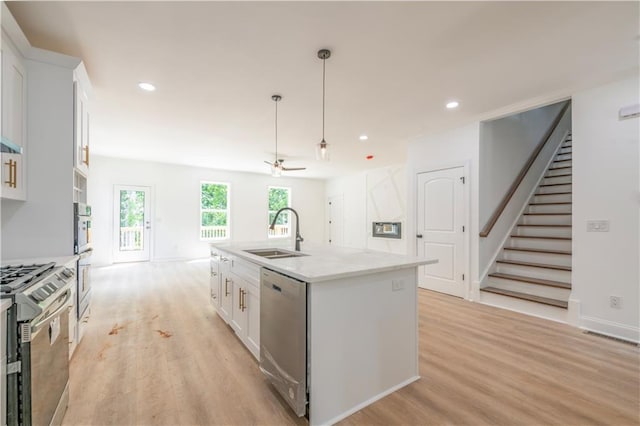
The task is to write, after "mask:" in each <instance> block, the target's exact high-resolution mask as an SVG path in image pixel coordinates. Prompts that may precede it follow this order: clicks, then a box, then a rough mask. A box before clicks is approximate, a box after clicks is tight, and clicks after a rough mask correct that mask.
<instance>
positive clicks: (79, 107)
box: [73, 81, 90, 176]
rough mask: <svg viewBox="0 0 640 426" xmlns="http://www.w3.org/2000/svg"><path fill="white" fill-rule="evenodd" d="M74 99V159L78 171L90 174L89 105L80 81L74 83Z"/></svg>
mask: <svg viewBox="0 0 640 426" xmlns="http://www.w3.org/2000/svg"><path fill="white" fill-rule="evenodd" d="M73 99H74V103H73V105H74V110H75V111H74V120H75V123H74V134H73V141H74V150H73V158H74V165H75V167H76V169H78V170H80V172H82V173H84V174H85V176H86V175H88V174H89V155H90V154H89V105H88V103H89V102H88V98H87V95H86V93H85V91H84V90H83V89H82V86H81V85H80V83H79V82H78V81H74V82H73Z"/></svg>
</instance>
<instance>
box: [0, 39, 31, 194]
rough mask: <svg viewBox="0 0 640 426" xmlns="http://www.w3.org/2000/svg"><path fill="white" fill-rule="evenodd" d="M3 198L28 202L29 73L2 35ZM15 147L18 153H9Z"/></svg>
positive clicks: (18, 55)
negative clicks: (8, 149)
mask: <svg viewBox="0 0 640 426" xmlns="http://www.w3.org/2000/svg"><path fill="white" fill-rule="evenodd" d="M1 69H2V83H1V89H2V96H1V98H2V142H3V151H5V152H3V153H2V164H1V165H2V182H1V188H2V190H1V193H0V196H2V198H9V199H14V200H25V199H26V189H27V185H26V181H25V179H26V177H27V173H26V126H27V121H26V117H27V103H26V99H27V78H26V76H27V73H26V71H25V66H24V62H23V59H22V56H21V55H20V54H19V53H17V51H16V50H15V48H14V47H13V45H12V44H11V42H10V40H9V38H8V36H7V35H6V34H5V33H4V32H3V33H2V66H1ZM7 146H9V147H11V148H12V150H13V151H15V152H16V153H13V152H12V153H9V152H6V149H5V147H7Z"/></svg>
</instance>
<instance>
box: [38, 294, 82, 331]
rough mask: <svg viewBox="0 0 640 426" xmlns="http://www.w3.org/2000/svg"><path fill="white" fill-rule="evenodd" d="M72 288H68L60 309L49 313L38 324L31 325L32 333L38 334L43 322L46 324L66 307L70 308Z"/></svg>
mask: <svg viewBox="0 0 640 426" xmlns="http://www.w3.org/2000/svg"><path fill="white" fill-rule="evenodd" d="M71 294H72V293H71V289H67V296H66V298H65V299H64V302H63V303H62V306H60V307H59V308H58V309H56V310H55V311H54V312H53V313H52V314H50V315H48V316H47V317H46V318H44V319H41V320H40V321H38V322H37V323H36V324H34V325H32V326H31V334H32V335H33V334H36V333H37V332H38V331H40V329H41V328H42V326H43V324H45V323H46V322H47V321H49V320H50V319H51V318H53V317H56V316H58V315H59V314H60V313H61V312H62V311H64V310H65V309H67V308H68V306H67V305H68V304H69V301H70V300H71Z"/></svg>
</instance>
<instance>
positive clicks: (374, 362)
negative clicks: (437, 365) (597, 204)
mask: <svg viewBox="0 0 640 426" xmlns="http://www.w3.org/2000/svg"><path fill="white" fill-rule="evenodd" d="M265 247H270V248H271V247H274V244H273V243H272V242H267V243H243V244H212V253H213V252H214V250H215V251H216V252H217V253H220V255H221V256H222V257H225V256H226V257H225V259H232V260H231V263H233V261H234V260H235V261H237V262H241V263H248V264H251V265H253V266H254V267H255V268H256V269H257V268H258V267H265V268H268V269H270V270H272V271H275V272H278V273H280V274H283V275H286V276H289V277H292V278H295V279H297V280H300V281H304V282H306V283H307V341H308V389H309V422H310V424H311V425H323V424H333V423H335V422H337V421H339V420H341V419H343V418H345V417H347V416H349V415H351V414H353V413H355V412H356V411H358V410H359V409H361V408H363V407H365V406H367V405H369V404H371V403H373V402H374V401H376V400H378V399H380V398H382V397H384V396H385V395H388V394H390V393H392V392H394V391H395V390H397V389H400V388H401V387H403V386H405V385H407V384H409V383H411V382H413V381H415V380H417V379H419V377H420V376H419V372H418V306H417V268H418V266H420V265H426V264H431V263H435V262H437V260H428V259H422V258H416V257H410V256H400V255H395V254H390V253H383V252H375V251H370V250H356V249H346V248H335V247H326V246H310V245H303V247H302V250H301V253H304V254H307V256H302V257H290V258H280V259H268V258H264V257H261V256H257V255H254V254H251V253H248V252H246V250H252V249H260V248H265ZM275 247H278V246H275ZM279 248H284V249H287V250H290V251H293V250H292V248H291V247H286V246H285V247H283V246H280V247H279ZM225 291H226V290H225ZM255 308H257V307H255V306H254V307H251V306H249V309H255Z"/></svg>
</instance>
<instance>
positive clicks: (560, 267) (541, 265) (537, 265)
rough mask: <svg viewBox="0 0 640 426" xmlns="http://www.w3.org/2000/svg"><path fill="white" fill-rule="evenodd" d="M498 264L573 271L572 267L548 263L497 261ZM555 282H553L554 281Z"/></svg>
mask: <svg viewBox="0 0 640 426" xmlns="http://www.w3.org/2000/svg"><path fill="white" fill-rule="evenodd" d="M496 262H497V263H506V264H509V265H521V266H530V267H532V268H544V269H557V270H558V271H571V266H561V265H549V264H546V263H535V262H521V261H519V260H506V259H500V260H496ZM552 282H553V281H552Z"/></svg>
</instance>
